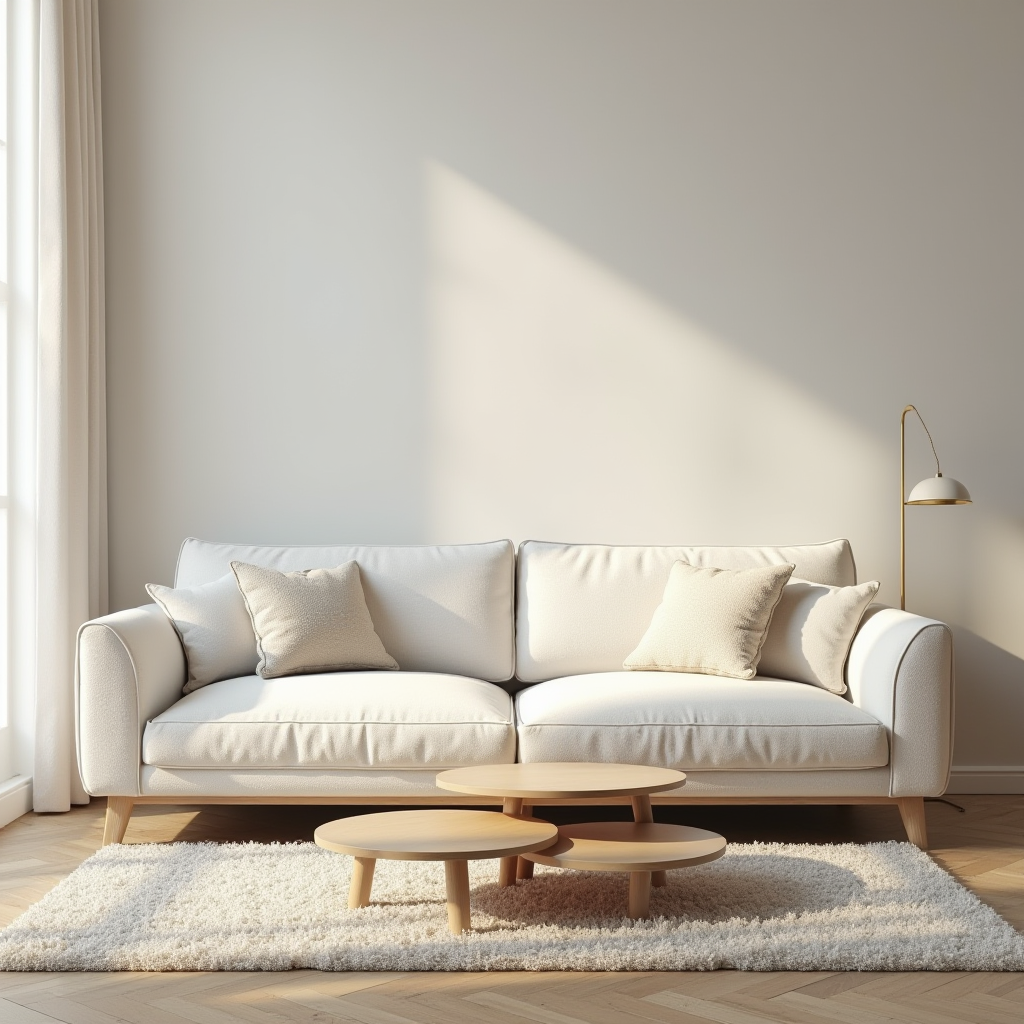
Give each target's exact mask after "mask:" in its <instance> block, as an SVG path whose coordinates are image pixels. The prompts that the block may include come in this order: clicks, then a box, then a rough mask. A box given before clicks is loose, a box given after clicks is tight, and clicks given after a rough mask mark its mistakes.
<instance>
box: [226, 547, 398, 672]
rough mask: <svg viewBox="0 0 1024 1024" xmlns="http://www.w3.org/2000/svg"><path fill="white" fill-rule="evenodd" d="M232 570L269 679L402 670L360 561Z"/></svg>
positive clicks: (234, 565)
mask: <svg viewBox="0 0 1024 1024" xmlns="http://www.w3.org/2000/svg"><path fill="white" fill-rule="evenodd" d="M231 570H232V572H234V574H235V577H236V578H237V580H238V589H239V590H241V592H242V597H244V598H245V606H246V608H247V609H248V610H249V618H250V619H252V628H253V630H254V631H255V633H256V650H257V652H258V653H259V656H260V661H259V664H258V665H257V666H256V672H257V674H258V675H260V676H262V677H263V678H264V679H273V678H275V677H277V676H292V675H297V674H298V673H302V672H347V671H352V670H354V669H396V668H398V662H397V661H395V659H394V658H392V657H391V655H390V654H388V652H387V651H386V650H385V649H384V645H383V644H382V643H381V642H380V637H379V636H377V634H376V632H375V631H374V628H373V620H372V619H371V618H370V613H369V611H368V610H367V608H366V601H365V600H364V599H363V587H362V584H361V583H360V581H359V566H358V565H357V564H356V563H355V562H345V564H344V565H339V566H338V567H337V568H336V569H308V570H306V571H305V572H301V571H300V572H278V571H277V570H276V569H264V568H262V567H261V566H258V565H247V564H246V563H245V562H232V563H231Z"/></svg>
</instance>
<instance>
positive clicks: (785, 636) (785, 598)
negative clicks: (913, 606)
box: [758, 579, 879, 693]
mask: <svg viewBox="0 0 1024 1024" xmlns="http://www.w3.org/2000/svg"><path fill="white" fill-rule="evenodd" d="M878 586H879V585H878V583H877V582H876V581H874V580H872V581H871V582H870V583H861V584H859V585H858V586H856V587H828V586H825V585H824V584H822V583H809V582H808V581H807V580H801V579H791V580H790V581H789V583H787V584H786V586H785V587H784V588H783V590H782V597H781V599H780V600H779V605H778V607H777V608H776V609H775V614H774V615H773V616H772V624H771V626H770V628H769V629H768V636H767V638H766V639H765V642H764V647H762V648H761V661H760V664H759V665H758V672H759V673H760V674H761V675H763V676H778V677H779V678H780V679H793V680H795V681H796V682H798V683H810V684H811V685H812V686H820V687H821V688H822V689H823V690H830V691H831V692H832V693H846V683H845V681H844V680H843V666H844V665H845V664H846V656H847V655H848V654H849V653H850V645H851V644H852V643H853V637H854V634H855V633H856V632H857V627H858V626H859V625H860V620H861V619H862V618H863V617H864V612H865V611H867V607H868V605H869V604H871V602H872V601H873V600H874V599H875V594H877V593H878Z"/></svg>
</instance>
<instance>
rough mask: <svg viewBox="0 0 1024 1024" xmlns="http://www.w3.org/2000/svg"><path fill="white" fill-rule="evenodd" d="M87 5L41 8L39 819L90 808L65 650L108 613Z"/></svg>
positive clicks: (93, 27)
mask: <svg viewBox="0 0 1024 1024" xmlns="http://www.w3.org/2000/svg"><path fill="white" fill-rule="evenodd" d="M96 8H97V3H96V0H39V22H38V24H39V65H38V67H39V93H38V111H39V113H38V141H39V150H38V171H39V177H38V239H37V245H38V271H37V274H38V276H37V279H36V291H37V307H36V322H37V332H36V343H37V360H36V374H37V376H36V409H35V425H36V430H35V448H36V451H35V467H36V516H35V538H34V547H35V565H36V574H35V575H36V579H35V592H36V614H35V626H36V630H35V632H36V636H35V706H36V712H35V764H34V769H33V793H34V805H35V809H36V810H37V811H66V810H68V809H69V808H70V806H71V805H72V804H77V803H88V800H89V797H88V795H87V794H86V792H85V790H84V788H83V786H82V781H81V778H80V777H79V774H78V767H77V759H76V757H75V735H74V644H75V633H76V631H77V629H78V627H79V626H80V625H81V624H82V623H83V622H85V621H86V620H87V619H91V618H95V617H96V616H97V615H102V614H104V613H105V612H106V610H107V505H106V496H107V481H106V387H105V368H104V312H103V165H102V155H101V146H100V138H101V132H100V63H99V30H98V22H97V9H96Z"/></svg>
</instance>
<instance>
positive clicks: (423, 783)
mask: <svg viewBox="0 0 1024 1024" xmlns="http://www.w3.org/2000/svg"><path fill="white" fill-rule="evenodd" d="M436 777H437V772H436V771H435V770H433V769H430V770H427V771H414V770H409V771H406V770H404V769H402V770H398V769H393V770H387V771H374V770H372V769H339V770H338V771H317V770H316V769H311V768H277V769H274V768H248V769H246V768H235V769H230V768H225V769H219V770H218V769H207V768H159V767H155V766H153V765H143V766H142V793H144V794H145V795H147V796H180V797H182V798H183V799H182V803H185V804H187V803H188V798H190V797H191V798H196V797H200V796H220V797H225V796H226V797H235V796H244V797H263V798H266V799H267V801H268V802H272V801H273V800H274V799H284V800H287V799H289V798H291V797H320V798H329V797H338V798H339V802H340V800H341V799H345V798H347V799H356V800H367V799H372V798H373V797H410V798H415V797H432V798H435V799H438V801H439V802H441V803H451V802H453V797H454V796H455V794H453V793H451V792H450V791H448V790H444V789H439V788H438V787H437V786H436V785H435V784H434V779H435V778H436ZM888 795H889V769H888V768H862V769H859V770H858V769H836V770H835V771H828V770H823V771H806V772H776V771H756V772H736V771H719V772H701V771H697V772H695V771H687V773H686V783H685V785H683V786H681V787H680V788H679V789H678V790H670V791H669V792H668V793H665V794H659V793H656V794H655V795H654V796H653V797H652V798H651V799H652V800H653V802H654V803H657V802H658V800H659V799H660V798H661V797H662V796H681V797H686V798H692V797H697V798H707V799H708V801H709V802H711V803H713V802H714V801H715V799H722V798H726V799H727V798H735V797H781V798H786V797H821V798H822V802H823V803H828V802H829V801H830V800H833V799H839V798H842V797H859V796H877V797H887V796H888ZM478 801H479V803H480V804H481V805H486V804H495V803H496V804H498V806H500V805H501V800H500V799H497V798H494V797H479V798H478ZM565 802H569V803H571V802H572V801H565Z"/></svg>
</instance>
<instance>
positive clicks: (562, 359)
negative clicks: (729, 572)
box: [426, 163, 892, 543]
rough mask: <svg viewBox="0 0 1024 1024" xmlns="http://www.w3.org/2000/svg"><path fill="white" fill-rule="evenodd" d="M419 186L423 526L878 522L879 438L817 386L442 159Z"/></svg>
mask: <svg viewBox="0 0 1024 1024" xmlns="http://www.w3.org/2000/svg"><path fill="white" fill-rule="evenodd" d="M426 188H427V210H428V223H427V245H428V252H427V256H428V261H429V265H428V278H427V291H428V294H427V303H428V311H427V313H428V331H429V354H428V366H429V374H430V392H431V400H430V406H429V417H430V430H431V437H430V441H429V451H430V466H429V470H428V477H429V480H430V490H431V508H430V517H431V529H430V532H431V535H432V536H436V537H439V538H447V539H452V540H454V539H463V540H464V539H467V538H470V537H473V538H489V537H497V536H511V537H512V538H513V539H515V540H521V539H525V538H527V537H537V538H547V539H567V540H593V541H607V542H616V543H631V542H632V543H636V542H697V543H700V542H709V543H719V542H721V543H736V542H751V543H756V542H789V541H811V540H825V539H829V538H832V537H835V536H840V535H852V534H854V533H855V532H856V533H859V534H864V532H865V530H868V531H871V532H874V531H875V530H876V529H882V530H885V531H888V532H891V528H892V524H891V523H890V522H889V519H891V516H889V517H887V516H886V512H887V511H888V506H889V504H891V503H892V499H891V495H890V493H889V492H890V490H891V489H892V481H891V480H889V479H888V477H887V476H886V473H885V468H886V459H885V455H884V453H883V452H882V451H881V446H880V445H879V444H878V442H877V441H874V440H873V439H872V438H871V437H870V436H869V435H868V434H866V432H864V431H863V430H861V429H859V428H857V427H855V426H854V425H853V424H851V423H850V422H848V421H847V420H845V419H844V418H843V417H841V416H839V415H837V414H836V413H835V412H833V411H832V410H830V409H829V406H828V397H827V396H820V397H817V396H811V395H808V394H806V393H804V392H803V391H801V390H800V389H799V388H798V387H795V386H794V385H793V384H792V383H791V382H789V381H788V380H787V379H786V378H784V377H783V376H781V375H780V374H778V373H776V372H775V371H774V370H772V369H771V368H770V367H766V366H764V365H761V364H759V363H758V362H756V361H754V360H752V359H750V358H749V357H747V356H744V355H742V354H741V353H739V352H738V351H737V350H736V349H735V348H733V347H731V346H730V345H729V344H728V343H727V342H725V341H724V340H723V339H720V338H716V337H713V336H712V335H710V334H709V333H708V332H707V331H705V330H704V329H703V328H701V326H700V325H698V324H696V323H693V322H691V321H689V320H687V319H686V318H685V317H683V316H681V315H680V314H679V313H677V312H676V311H674V310H671V309H669V308H667V307H666V306H665V305H663V304H661V303H659V302H658V301H656V300H655V299H653V298H652V297H651V296H650V295H648V294H646V293H645V292H643V291H642V290H640V289H639V288H637V287H635V286H633V285H632V284H630V283H629V282H628V281H626V280H623V278H622V277H620V276H619V275H617V274H615V273H614V272H612V271H611V270H609V269H608V268H607V267H605V266H603V265H601V264H600V263H598V262H596V261H595V260H593V259H591V258H590V257H589V256H587V255H586V254H585V253H583V252H581V251H579V250H578V249H576V248H574V247H573V246H571V245H569V244H567V243H566V242H564V241H563V240H561V239H560V238H558V237H556V236H555V235H553V234H552V233H551V232H550V231H548V230H546V229H545V228H543V227H541V226H540V225H538V224H536V223H535V222H533V221H532V220H530V219H529V218H527V217H525V216H524V215H523V214H521V213H520V212H518V211H517V210H515V209H513V208H511V207H510V206H509V205H507V204H506V203H504V202H502V201H501V200H499V199H497V198H496V197H495V196H493V195H491V194H489V193H488V192H486V191H485V190H483V189H482V188H480V187H479V186H478V185H476V184H474V183H473V182H471V181H469V180H467V179H466V178H464V177H462V176H461V175H459V174H457V173H456V172H454V171H452V170H451V169H449V168H447V167H445V166H442V165H440V164H438V163H430V164H428V166H427V169H426ZM736 301H737V302H742V301H743V296H742V284H741V283H737V296H736ZM841 385H842V382H841V381H837V386H841Z"/></svg>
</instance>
